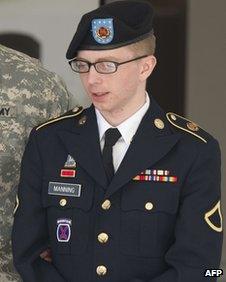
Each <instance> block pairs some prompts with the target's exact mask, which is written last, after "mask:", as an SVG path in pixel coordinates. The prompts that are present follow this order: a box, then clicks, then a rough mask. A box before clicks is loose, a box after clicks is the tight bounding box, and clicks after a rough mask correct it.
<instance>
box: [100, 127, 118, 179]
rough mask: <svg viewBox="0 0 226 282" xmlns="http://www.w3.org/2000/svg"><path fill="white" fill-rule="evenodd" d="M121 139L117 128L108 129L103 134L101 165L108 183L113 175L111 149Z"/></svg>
mask: <svg viewBox="0 0 226 282" xmlns="http://www.w3.org/2000/svg"><path fill="white" fill-rule="evenodd" d="M120 137H121V133H120V132H119V130H118V129H117V128H109V129H108V130H106V132H105V143H104V149H103V164H104V168H105V171H106V174H107V177H108V182H109V183H110V182H111V180H112V177H113V175H114V166H113V157H112V147H113V146H114V145H115V143H116V142H117V141H118V139H119V138H120Z"/></svg>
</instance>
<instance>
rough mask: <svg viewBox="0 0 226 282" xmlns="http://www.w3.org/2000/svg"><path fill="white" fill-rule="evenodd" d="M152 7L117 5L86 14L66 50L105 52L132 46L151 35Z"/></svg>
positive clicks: (131, 3) (70, 54)
mask: <svg viewBox="0 0 226 282" xmlns="http://www.w3.org/2000/svg"><path fill="white" fill-rule="evenodd" d="M153 16H154V11H153V8H152V6H151V5H150V3H149V2H147V1H142V0H140V1H116V2H113V3H110V4H107V5H103V6H101V7H99V8H98V9H96V10H93V11H91V12H89V13H87V14H85V15H84V16H83V17H82V19H81V21H80V23H79V25H78V28H77V31H76V33H75V35H74V37H73V39H72V41H71V43H70V46H69V48H68V50H67V54H66V57H67V59H68V60H71V59H73V58H74V57H76V55H77V52H78V50H107V49H115V48H119V47H122V46H125V45H129V44H132V43H135V42H137V41H140V40H143V39H145V38H147V37H148V36H149V35H151V34H152V33H153V26H152V24H153Z"/></svg>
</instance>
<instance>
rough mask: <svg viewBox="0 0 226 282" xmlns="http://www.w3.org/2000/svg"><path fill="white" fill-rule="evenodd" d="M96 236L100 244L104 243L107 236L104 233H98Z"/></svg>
mask: <svg viewBox="0 0 226 282" xmlns="http://www.w3.org/2000/svg"><path fill="white" fill-rule="evenodd" d="M97 238H98V241H99V242H100V243H101V244H105V243H107V241H108V238H109V237H108V234H106V233H100V234H99V235H98V237H97Z"/></svg>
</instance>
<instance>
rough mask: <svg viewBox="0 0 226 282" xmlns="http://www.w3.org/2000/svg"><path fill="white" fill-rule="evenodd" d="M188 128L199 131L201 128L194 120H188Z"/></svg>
mask: <svg viewBox="0 0 226 282" xmlns="http://www.w3.org/2000/svg"><path fill="white" fill-rule="evenodd" d="M187 128H188V129H190V130H191V131H198V130H199V127H198V125H197V124H195V123H194V122H188V123H187Z"/></svg>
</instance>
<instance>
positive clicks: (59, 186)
mask: <svg viewBox="0 0 226 282" xmlns="http://www.w3.org/2000/svg"><path fill="white" fill-rule="evenodd" d="M81 188H82V185H81V184H71V183H61V182H49V187H48V194H49V195H60V196H68V197H80V196H81Z"/></svg>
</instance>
